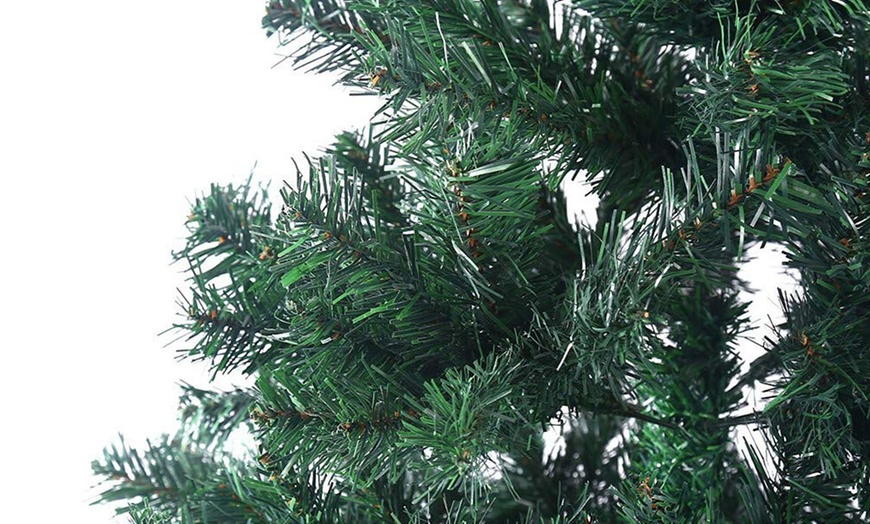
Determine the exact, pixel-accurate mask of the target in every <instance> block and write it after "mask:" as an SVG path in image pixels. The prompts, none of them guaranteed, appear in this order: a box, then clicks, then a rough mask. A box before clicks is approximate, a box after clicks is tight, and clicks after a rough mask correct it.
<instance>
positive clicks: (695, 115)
mask: <svg viewBox="0 0 870 524" xmlns="http://www.w3.org/2000/svg"><path fill="white" fill-rule="evenodd" d="M266 11H267V15H266V17H265V18H264V26H265V27H266V29H267V31H268V32H269V33H270V34H276V35H279V37H280V38H281V39H282V43H283V44H287V45H288V46H290V47H292V52H291V56H292V58H293V60H294V61H295V63H296V65H297V66H298V67H302V68H306V69H309V70H313V71H317V72H330V71H337V72H339V73H340V74H341V75H342V77H341V80H342V81H343V82H345V83H348V84H351V85H355V86H357V87H358V88H361V89H366V90H369V91H372V92H376V93H378V94H379V95H380V96H382V97H383V99H384V105H383V108H382V109H381V110H380V111H379V112H378V114H377V115H376V117H375V119H374V120H373V122H372V126H371V127H370V128H369V129H368V130H366V131H364V132H358V133H353V132H349V133H345V134H342V135H340V136H339V137H337V140H336V141H335V143H334V144H333V145H332V146H331V147H330V148H329V150H328V151H327V153H326V154H325V155H323V156H322V157H321V158H318V159H315V160H311V161H309V162H308V165H307V166H303V168H301V169H299V170H298V176H297V178H296V180H295V182H294V183H293V184H288V185H287V187H286V188H285V189H284V191H283V193H282V196H283V202H282V210H281V213H280V215H279V216H278V218H277V220H274V221H273V220H272V218H271V213H270V207H269V204H268V202H267V201H266V199H265V192H263V191H258V190H255V189H254V188H252V187H251V186H250V185H244V186H243V187H232V186H226V187H224V186H217V185H216V186H213V187H212V188H211V191H210V192H209V193H207V194H205V195H203V196H202V197H201V198H200V199H198V200H197V201H196V202H195V203H194V206H193V210H192V213H191V215H190V217H189V219H188V222H187V224H188V229H189V233H190V234H189V236H188V242H187V244H186V246H184V248H183V249H181V250H180V251H179V252H178V253H176V256H177V259H178V260H179V261H183V262H184V263H186V264H187V265H188V267H189V274H190V283H191V288H190V290H189V292H188V293H186V294H185V295H184V309H185V311H186V314H187V319H186V321H185V322H182V323H180V324H179V325H178V326H177V328H178V329H180V330H182V332H184V333H186V334H187V335H188V336H189V338H188V340H189V342H190V344H189V348H188V351H187V354H188V355H189V356H190V357H191V358H194V359H203V360H206V361H208V362H209V363H210V364H211V366H212V368H213V370H214V372H215V373H223V372H227V371H231V370H241V371H243V372H244V373H246V374H250V375H253V376H255V377H256V388H254V389H252V390H250V391H247V390H238V391H233V392H229V393H216V392H208V391H203V390H199V389H196V388H192V387H188V388H186V389H185V396H184V398H183V409H182V412H181V414H182V415H181V419H182V420H181V428H180V429H179V431H178V433H177V434H176V435H174V436H171V437H164V438H163V439H162V440H160V441H159V442H158V443H156V444H150V445H149V447H148V448H147V449H145V450H141V451H140V450H136V449H132V448H131V447H129V446H127V445H125V444H124V443H123V442H121V443H120V444H118V445H116V446H113V447H111V448H109V449H107V450H106V454H105V457H104V458H103V460H101V461H97V462H95V463H94V469H95V471H96V472H97V473H98V474H100V475H103V476H105V477H106V487H105V491H104V493H103V495H102V498H103V499H104V500H129V501H131V502H133V505H132V506H131V507H130V508H129V509H130V510H131V511H132V513H131V515H133V516H134V518H135V520H137V521H139V522H146V521H152V522H438V523H441V522H753V523H763V522H823V523H829V522H861V521H866V519H867V518H868V511H870V490H868V486H870V469H868V468H870V458H868V456H870V455H868V454H870V423H868V417H870V399H868V396H870V322H868V313H870V298H868V297H870V270H868V269H867V268H866V267H865V266H864V264H863V262H864V261H865V260H866V258H867V256H868V252H870V247H868V243H867V237H866V233H867V229H868V218H867V217H868V214H867V212H868V203H867V198H866V195H867V182H868V173H870V117H868V116H867V115H870V111H868V109H870V72H868V69H867V67H868V59H870V36H868V28H870V10H868V6H867V5H865V4H864V3H863V2H860V1H857V0H842V1H837V2H800V1H789V2H785V1H783V2H778V1H736V2H735V1H707V2H701V1H691V2H671V1H652V0H649V1H643V0H635V1H629V2H609V1H583V0H576V1H573V2H555V3H553V2H545V1H537V0H532V1H529V2H521V1H518V0H517V1H509V0H505V1H500V2H499V1H495V0H479V1H472V0H435V1H426V2H419V1H378V0H344V1H342V0H323V1H318V2H312V1H304V0H299V1H292V0H282V1H280V2H271V3H270V4H269V5H268V6H267V8H266ZM304 39H308V40H305V41H303V40H304ZM574 178H582V179H585V180H586V181H588V182H589V183H591V184H592V187H593V188H594V191H595V193H596V194H597V196H598V198H599V204H598V207H597V210H596V216H597V220H596V221H595V222H594V224H583V223H576V222H574V221H571V220H569V218H568V207H569V206H568V203H567V202H566V198H565V195H564V193H563V187H564V185H563V184H564V183H565V181H566V180H569V179H574ZM766 243H777V244H781V245H783V246H784V247H785V248H786V250H787V253H788V262H787V263H788V266H790V267H791V268H793V269H795V270H796V271H798V272H799V275H800V292H799V293H797V294H795V295H789V294H785V293H783V294H782V295H781V305H782V307H783V311H784V314H785V318H786V321H785V322H784V323H783V324H782V325H778V326H775V331H774V332H773V333H774V334H773V335H772V336H770V337H768V338H767V340H766V341H765V344H764V354H763V355H762V356H761V357H759V358H757V359H754V360H752V361H751V362H750V361H746V359H745V358H743V355H741V354H740V353H739V352H738V351H736V341H737V339H738V337H739V336H740V335H741V333H743V332H744V331H745V330H746V329H748V328H749V326H750V324H751V323H752V322H758V321H759V320H761V319H751V318H748V316H747V315H746V314H745V309H746V305H745V304H743V303H741V302H740V301H739V300H738V297H737V293H738V291H739V290H740V289H741V288H743V287H745V283H743V282H741V281H740V279H738V278H737V269H738V268H739V267H740V266H741V264H743V263H745V261H746V258H747V257H746V249H747V247H749V246H751V245H763V244H766ZM741 365H743V369H741ZM752 390H756V391H759V392H761V393H762V394H763V396H764V402H763V403H762V404H761V405H760V406H754V405H750V404H749V402H748V398H749V393H750V392H751V391H752ZM554 424H555V426H556V427H557V428H560V430H561V432H562V434H563V439H564V443H563V444H564V445H563V446H562V448H561V451H560V452H558V453H549V452H546V453H545V448H546V446H545V442H544V434H545V432H546V431H548V430H549V431H552V428H553V425H554ZM743 426H746V427H749V428H751V429H753V430H755V431H756V432H757V434H758V435H759V436H760V438H761V439H762V440H763V441H764V443H765V445H764V446H760V447H759V446H756V445H753V444H751V443H749V444H746V445H745V446H744V447H743V451H739V450H738V446H737V444H744V443H742V442H737V441H736V439H735V429H736V428H738V427H743ZM244 427H248V428H249V429H250V431H251V432H252V433H253V435H254V436H255V438H256V441H257V445H258V446H259V450H258V451H257V453H256V454H255V455H254V456H253V457H250V458H249V459H248V460H245V459H239V458H234V457H233V456H231V454H229V453H228V451H227V450H226V446H225V441H226V438H227V437H228V435H230V434H231V433H233V432H234V431H237V430H238V429H239V428H244Z"/></svg>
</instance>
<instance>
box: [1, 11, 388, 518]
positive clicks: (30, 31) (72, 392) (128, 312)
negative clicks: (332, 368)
mask: <svg viewBox="0 0 870 524" xmlns="http://www.w3.org/2000/svg"><path fill="white" fill-rule="evenodd" d="M264 4H265V2H262V1H256V0H252V1H245V2H240V1H234V2H229V1H227V2H223V1H214V2H205V1H196V2H194V1H192V0H149V1H148V2H118V1H109V0H90V1H87V0H83V1H78V2H69V1H63V2H59V1H58V2H52V1H47V2H15V1H11V0H3V2H2V6H0V176H2V185H0V228H2V229H0V250H2V251H0V275H2V301H0V328H2V332H3V335H2V338H0V345H2V354H0V395H2V396H0V407H2V419H0V425H2V428H3V429H2V430H0V453H2V460H0V500H3V502H4V504H3V506H4V507H3V510H2V512H0V521H2V522H8V523H18V522H45V523H59V522H69V523H80V522H81V523H89V522H94V523H104V522H108V521H109V519H110V518H111V514H112V512H111V511H110V510H109V509H108V508H105V507H96V508H89V507H88V505H87V503H88V502H89V501H90V500H91V499H92V496H93V493H94V492H93V491H89V487H90V486H91V485H92V484H93V482H94V480H93V478H92V477H90V462H91V460H93V459H95V458H97V457H98V456H99V454H100V452H101V450H102V448H103V446H104V445H106V444H109V443H110V442H113V441H114V440H116V437H117V434H118V432H123V433H124V434H125V435H130V436H132V437H134V438H135V439H142V438H144V437H146V436H156V435H159V434H160V433H161V432H168V431H171V430H172V428H173V422H174V420H175V415H176V412H175V408H176V406H177V396H178V393H179V390H178V388H177V387H176V384H177V382H178V381H179V380H182V379H184V380H188V381H192V382H194V383H196V384H200V385H202V384H204V381H205V378H206V375H205V373H203V372H202V371H201V370H200V367H197V366H192V365H183V364H179V363H177V362H175V349H177V348H165V347H164V346H165V344H167V343H168V342H169V340H170V339H171V338H172V337H171V336H164V337H158V336H157V334H158V333H159V332H161V331H163V330H164V329H165V328H167V327H168V326H170V325H171V324H172V323H173V322H174V321H176V314H177V313H178V311H179V309H178V307H177V306H176V304H175V299H176V296H177V294H176V287H179V286H182V285H183V281H182V277H181V276H180V275H179V271H180V270H181V266H172V267H170V266H169V262H170V251H171V250H172V249H173V248H178V247H180V246H181V241H182V238H183V236H184V233H185V230H184V227H183V223H184V220H185V217H186V216H187V214H188V212H189V207H188V198H190V199H192V198H193V197H195V195H196V194H198V193H199V192H202V191H205V190H207V189H208V185H209V184H210V183H211V182H221V183H226V182H231V181H234V182H239V181H242V180H244V179H245V178H246V177H247V175H248V174H249V172H250V171H251V168H252V167H253V166H254V164H255V162H256V163H257V166H258V167H257V169H256V170H255V179H259V180H271V181H272V189H273V193H274V192H275V191H274V190H277V189H278V188H280V186H281V182H282V180H285V179H290V178H292V177H293V176H294V175H293V173H294V171H293V170H292V164H291V162H290V159H291V157H296V158H300V159H301V156H300V152H301V151H302V150H305V151H307V152H309V153H317V151H318V148H320V147H323V146H325V145H327V144H328V143H329V142H330V140H331V138H332V137H333V136H334V134H335V133H337V132H338V131H340V130H342V129H345V128H348V127H350V126H359V125H362V124H364V123H365V122H366V121H367V119H368V117H369V116H370V115H371V113H372V112H373V110H374V108H375V107H376V104H377V100H376V99H375V98H373V97H348V96H347V94H346V92H344V91H343V90H341V89H339V88H332V87H331V86H332V84H333V83H334V78H328V77H322V76H313V75H304V76H303V74H302V73H297V72H293V71H292V69H291V67H290V66H289V63H285V64H284V65H281V66H278V67H276V68H275V69H271V66H272V65H273V64H275V63H276V62H277V61H278V60H279V59H280V57H278V56H277V55H276V53H277V52H279V50H278V49H277V41H276V39H275V37H272V38H271V39H267V38H266V36H265V32H264V31H263V30H262V29H261V28H260V19H261V17H262V16H263V14H264Z"/></svg>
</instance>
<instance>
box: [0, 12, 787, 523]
mask: <svg viewBox="0 0 870 524" xmlns="http://www.w3.org/2000/svg"><path fill="white" fill-rule="evenodd" d="M262 14H263V2H259V1H250V2H203V1H193V0H152V1H150V2H136V3H134V2H117V1H110V0H90V1H87V0H86V1H82V2H64V1H54V2H52V1H43V2H23V1H12V0H6V1H4V2H3V3H2V6H0V175H2V186H0V187H2V193H0V195H2V204H0V220H2V222H0V224H2V226H0V227H2V232H0V246H2V252H0V253H2V258H0V267H2V277H3V294H2V296H3V300H2V301H0V327H2V332H3V338H2V339H0V340H2V349H3V351H2V356H0V395H2V396H0V398H2V401H0V402H2V404H0V406H2V408H3V415H4V417H3V422H2V425H3V427H4V429H3V431H2V432H0V453H2V462H0V464H2V473H0V494H2V497H0V498H2V500H3V501H4V502H5V504H4V508H3V512H2V515H3V517H2V520H3V521H4V522H45V523H54V522H70V523H80V522H81V523H89V522H93V523H101V522H108V521H109V520H110V519H111V514H112V512H111V511H110V510H109V509H108V508H105V507H95V508H91V507H88V506H87V502H88V501H89V500H91V498H92V496H93V491H91V490H89V488H90V487H91V485H92V484H93V478H92V477H91V476H90V462H91V460H93V459H94V458H97V457H98V455H99V453H100V451H101V449H102V447H103V446H104V445H106V444H108V443H110V442H112V441H114V439H115V438H116V435H117V433H118V432H122V433H124V434H125V435H128V436H130V437H131V438H132V439H133V440H141V439H143V438H145V437H147V436H156V435H158V434H159V433H161V432H167V431H171V430H172V428H173V426H174V424H173V423H174V420H175V408H176V403H177V396H178V389H177V387H176V384H177V382H178V381H179V380H182V379H184V380H187V381H191V382H193V383H194V384H203V383H204V381H205V377H206V376H205V374H204V372H203V371H202V370H201V368H199V367H196V366H192V365H182V364H179V363H177V362H175V361H174V353H173V351H172V350H171V349H166V348H164V345H165V344H166V343H167V342H168V341H169V337H163V338H158V337H157V333H159V332H160V331H162V330H163V329H165V328H166V327H168V326H169V325H170V324H171V323H172V322H173V321H174V320H175V315H176V313H177V312H178V311H177V308H176V306H175V298H176V291H175V288H176V287H179V286H181V285H183V284H182V281H181V277H180V276H179V274H178V271H179V270H180V269H181V268H180V267H170V266H169V265H168V264H169V261H170V256H169V253H170V250H171V249H172V248H174V247H178V246H179V245H180V242H181V239H182V237H183V235H184V229H183V221H184V218H185V216H186V215H187V213H188V203H187V198H192V197H194V196H195V194H197V193H198V192H200V191H204V190H206V189H207V187H208V184H209V183H211V182H213V181H216V182H230V181H241V180H243V179H244V178H245V177H246V176H247V174H248V173H249V171H250V170H251V168H252V166H253V165H254V163H255V162H257V163H258V167H257V169H256V171H255V178H256V179H259V180H272V187H273V189H277V188H278V187H280V181H281V180H283V179H286V178H290V177H291V174H292V171H291V163H290V159H291V157H294V156H295V157H297V158H298V157H299V153H300V152H301V151H303V150H305V151H308V152H310V153H316V152H317V150H318V148H319V147H322V146H323V145H325V144H327V143H328V142H329V141H330V139H331V137H332V136H333V135H334V134H335V133H336V132H338V131H340V130H342V129H346V128H348V127H351V126H360V125H363V124H364V123H365V122H366V120H367V118H368V116H369V115H370V114H371V113H372V111H373V110H374V108H375V107H376V104H377V101H376V100H375V99H373V98H370V97H365V98H364V97H353V98H350V97H348V96H347V93H346V92H344V91H342V90H341V89H339V88H332V87H331V84H332V83H333V79H332V78H325V77H313V76H310V75H309V76H303V75H302V74H301V73H295V72H292V71H291V70H290V68H289V66H287V65H284V66H280V67H278V68H276V69H270V67H271V66H272V65H273V64H274V63H275V62H276V61H277V60H278V57H277V56H276V55H275V53H276V52H277V50H276V42H275V40H274V39H270V40H267V39H266V37H265V34H264V32H263V31H262V30H261V29H260V17H261V16H262ZM777 271H778V265H777V264H776V263H774V265H773V267H772V273H770V274H775V273H777ZM746 276H748V277H749V278H752V277H753V275H751V274H749V275H746ZM769 279H770V277H769V276H767V274H766V275H765V276H764V277H763V278H762V279H760V280H761V281H767V282H770V280H769ZM774 289H775V288H774ZM757 301H758V303H759V304H760V305H765V306H769V305H770V304H771V302H770V298H769V295H768V297H762V298H758V299H757ZM755 314H756V315H758V316H756V318H757V319H758V320H763V319H764V317H765V313H761V312H757V311H756V312H755ZM760 334H761V333H759V335H760Z"/></svg>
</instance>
